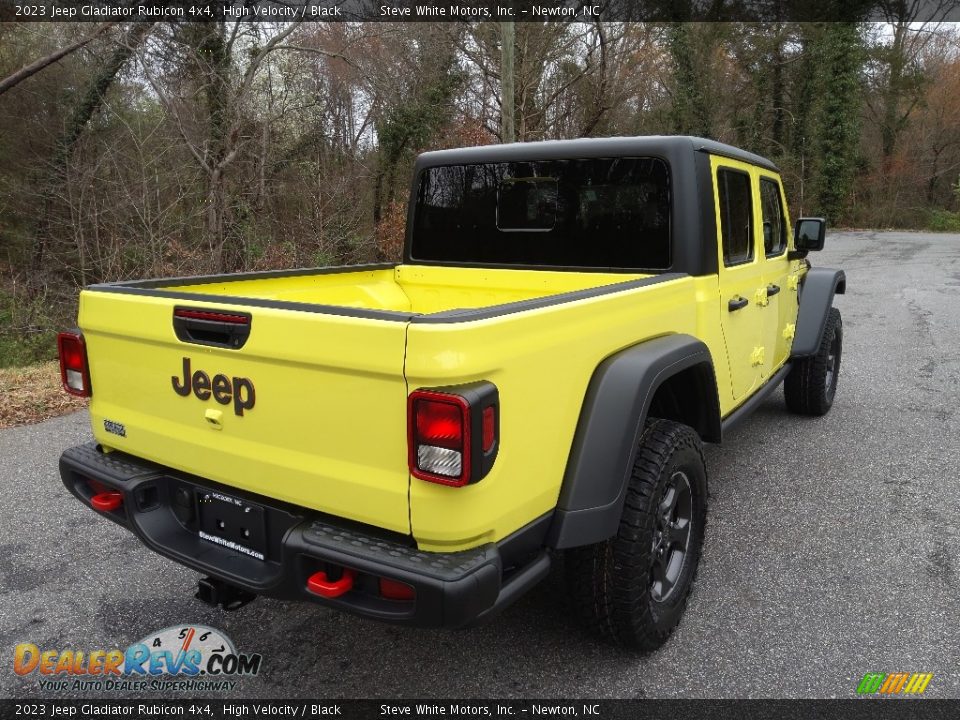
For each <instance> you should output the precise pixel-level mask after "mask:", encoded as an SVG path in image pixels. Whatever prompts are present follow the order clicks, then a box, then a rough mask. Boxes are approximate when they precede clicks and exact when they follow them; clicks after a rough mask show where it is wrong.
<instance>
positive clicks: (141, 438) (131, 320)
mask: <svg viewBox="0 0 960 720" xmlns="http://www.w3.org/2000/svg"><path fill="white" fill-rule="evenodd" d="M197 297H198V300H199V301H198V302H194V301H192V300H184V299H173V298H166V297H157V296H149V297H148V296H143V295H135V294H122V293H112V292H101V291H89V290H88V291H84V292H83V293H82V295H81V298H80V315H79V324H80V328H81V330H82V331H83V334H84V338H85V340H86V344H87V353H88V357H89V362H90V373H91V385H92V388H93V397H92V399H91V404H90V413H91V417H92V422H93V432H94V436H95V437H96V439H97V441H98V442H100V443H101V444H102V445H104V446H107V447H112V448H116V449H118V450H123V451H124V452H128V453H130V454H132V455H137V456H139V457H142V458H146V459H148V460H152V461H154V462H157V463H160V464H162V465H166V466H169V467H173V468H175V469H177V470H181V471H184V472H187V473H191V474H194V475H198V476H200V477H203V478H209V479H211V480H215V481H217V482H221V483H224V484H226V485H232V486H235V487H238V488H243V489H245V490H249V491H251V492H255V493H259V494H262V495H266V496H269V497H273V498H278V499H280V500H284V501H287V502H290V503H293V504H296V505H301V506H305V507H309V508H313V509H316V510H320V511H323V512H327V513H331V514H333V515H337V516H340V517H346V518H350V519H353V520H357V521H359V522H364V523H369V524H371V525H376V526H379V527H383V528H387V529H389V530H394V531H397V532H402V533H409V531H410V524H409V511H408V484H409V475H408V469H407V457H406V452H407V448H406V396H407V389H406V383H405V381H404V376H403V358H404V346H405V336H406V328H407V323H406V322H405V317H403V316H402V315H400V316H398V318H397V319H380V318H377V319H374V318H366V317H346V316H342V315H331V314H325V313H321V312H309V311H297V310H290V309H281V308H270V307H250V306H246V305H242V304H237V305H232V304H230V303H226V304H224V303H220V302H217V303H211V302H204V301H202V297H201V296H197ZM175 308H188V309H191V310H194V311H200V312H201V313H204V312H219V313H227V314H230V313H232V314H233V315H234V317H235V316H236V315H237V314H246V315H247V316H249V317H250V323H249V335H248V337H247V338H246V340H245V342H244V343H243V345H242V347H240V348H237V349H230V348H227V347H215V346H210V345H204V344H196V342H195V340H196V339H198V338H199V339H201V340H203V337H204V336H203V334H202V333H196V334H195V337H194V338H193V340H190V339H187V340H186V341H185V340H181V339H179V338H178V336H177V333H176V332H175V330H174V322H173V320H174V309H175ZM196 317H206V318H207V319H208V320H209V319H211V318H213V319H217V318H218V317H219V316H217V315H214V316H204V315H199V316H196ZM221 319H223V318H221ZM181 336H182V337H183V336H184V335H183V332H181ZM207 339H208V340H209V337H208V338H207ZM187 366H189V372H186V375H188V376H189V377H185V369H186V368H187ZM197 373H203V375H198V374H197ZM204 378H206V380H205V379H204ZM194 380H196V381H197V382H194ZM208 382H209V385H208ZM185 386H186V387H185ZM108 428H109V431H108Z"/></svg>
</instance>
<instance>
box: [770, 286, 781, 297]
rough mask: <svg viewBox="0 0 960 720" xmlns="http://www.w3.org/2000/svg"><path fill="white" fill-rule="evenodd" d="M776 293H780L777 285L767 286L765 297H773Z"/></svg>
mask: <svg viewBox="0 0 960 720" xmlns="http://www.w3.org/2000/svg"><path fill="white" fill-rule="evenodd" d="M778 292H780V286H779V285H767V297H773V296H774V295H776V294H777V293H778Z"/></svg>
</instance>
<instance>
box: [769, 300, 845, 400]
mask: <svg viewBox="0 0 960 720" xmlns="http://www.w3.org/2000/svg"><path fill="white" fill-rule="evenodd" d="M842 353H843V321H842V320H841V318H840V311H839V310H837V309H836V308H830V313H829V314H828V315H827V323H826V325H825V326H824V328H823V335H822V336H821V337H820V347H819V348H818V349H817V353H816V355H812V356H811V357H807V358H802V359H800V360H796V361H795V362H794V366H793V367H792V368H791V369H790V372H789V373H788V374H787V379H786V380H785V381H784V383H783V394H784V397H785V398H786V400H787V407H788V408H789V409H790V411H791V412H795V413H797V414H799V415H826V414H827V413H828V412H829V411H830V408H831V407H832V406H833V399H834V398H835V397H836V394H837V383H838V381H839V378H840V358H841V355H842Z"/></svg>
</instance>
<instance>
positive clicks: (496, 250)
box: [411, 158, 671, 270]
mask: <svg viewBox="0 0 960 720" xmlns="http://www.w3.org/2000/svg"><path fill="white" fill-rule="evenodd" d="M411 257H412V259H413V260H415V261H427V262H429V261H435V262H451V263H463V264H470V263H478V264H489V265H506V266H510V265H515V266H524V265H530V266H537V267H544V266H545V267H569V268H603V269H630V270H664V269H666V268H668V267H670V263H671V259H670V258H671V253H670V174H669V171H668V168H667V164H666V163H665V162H664V161H663V160H660V159H659V158H586V159H573V160H538V161H528V162H506V163H483V164H474V165H451V166H444V167H433V168H427V169H426V170H424V172H423V173H422V174H421V177H420V184H419V187H418V189H417V200H416V207H415V209H414V218H413V240H412V246H411Z"/></svg>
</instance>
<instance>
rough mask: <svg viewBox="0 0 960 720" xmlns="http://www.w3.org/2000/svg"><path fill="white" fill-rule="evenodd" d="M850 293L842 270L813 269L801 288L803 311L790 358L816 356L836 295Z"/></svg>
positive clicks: (801, 309)
mask: <svg viewBox="0 0 960 720" xmlns="http://www.w3.org/2000/svg"><path fill="white" fill-rule="evenodd" d="M846 291H847V276H846V274H845V273H844V272H843V270H833V269H831V268H811V269H810V270H808V271H807V274H806V276H805V277H804V279H803V283H802V284H801V286H800V289H799V293H800V310H799V312H798V313H797V329H796V333H795V334H794V336H793V347H792V349H791V350H790V357H791V358H804V357H810V356H811V355H816V353H817V349H818V348H819V347H820V338H821V336H822V335H823V328H824V327H826V324H827V315H828V314H829V313H830V308H831V307H833V296H834V294H837V295H843V294H844V293H845V292H846Z"/></svg>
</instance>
